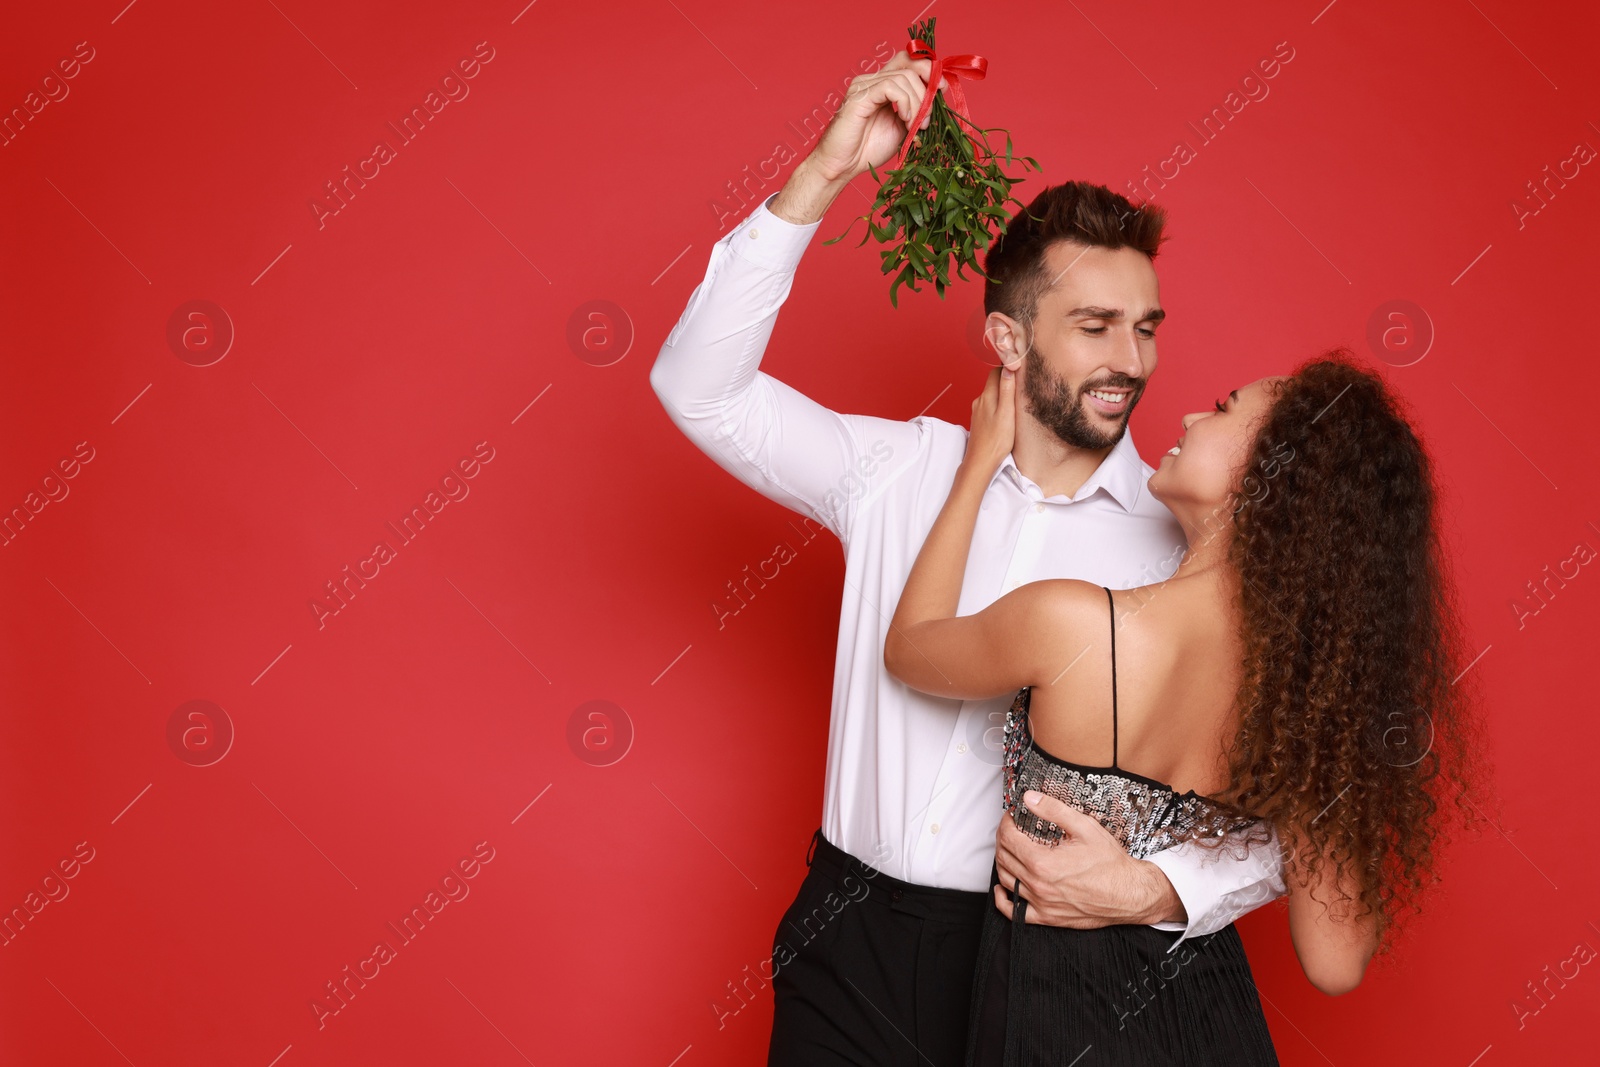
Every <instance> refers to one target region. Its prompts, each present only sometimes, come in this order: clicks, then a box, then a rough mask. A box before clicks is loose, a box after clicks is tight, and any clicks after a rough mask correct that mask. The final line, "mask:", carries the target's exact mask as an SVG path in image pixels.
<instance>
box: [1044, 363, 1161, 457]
mask: <svg viewBox="0 0 1600 1067" xmlns="http://www.w3.org/2000/svg"><path fill="white" fill-rule="evenodd" d="M1023 362H1024V374H1023V376H1022V395H1023V396H1025V397H1026V398H1027V400H1028V404H1029V411H1030V412H1031V413H1032V415H1033V417H1034V418H1036V419H1038V420H1039V422H1040V423H1042V424H1043V425H1044V426H1045V427H1046V428H1047V429H1048V430H1050V432H1051V433H1053V434H1055V435H1056V436H1057V437H1059V438H1060V439H1061V440H1062V441H1064V442H1066V443H1067V444H1069V445H1072V446H1073V447H1075V448H1083V449H1089V450H1098V449H1102V448H1110V447H1111V446H1113V445H1115V444H1116V443H1117V442H1118V441H1120V440H1122V435H1123V434H1125V433H1127V432H1128V416H1130V415H1132V414H1133V408H1134V405H1135V404H1137V403H1138V402H1139V398H1140V397H1141V396H1143V395H1144V380H1143V379H1142V378H1130V377H1128V376H1127V375H1125V374H1113V375H1111V376H1110V377H1109V378H1105V379H1103V380H1101V381H1097V382H1095V383H1094V388H1096V389H1111V388H1116V389H1131V390H1132V392H1131V393H1130V394H1129V396H1128V407H1127V409H1126V410H1125V411H1123V413H1122V415H1121V417H1120V418H1119V419H1118V420H1117V424H1116V426H1115V427H1114V428H1112V429H1110V430H1102V429H1100V428H1099V426H1098V425H1097V423H1098V420H1097V419H1095V418H1094V416H1092V415H1091V414H1090V412H1088V411H1087V410H1085V405H1086V401H1085V399H1084V396H1083V394H1084V393H1086V392H1087V391H1088V390H1087V389H1085V388H1082V387H1080V388H1078V389H1076V390H1074V389H1073V388H1072V387H1071V386H1070V385H1068V384H1067V382H1066V380H1065V379H1064V378H1060V377H1057V376H1056V375H1054V374H1051V373H1050V370H1049V368H1048V367H1046V366H1045V362H1044V357H1043V356H1041V355H1039V350H1038V349H1032V350H1030V351H1029V352H1028V354H1027V355H1026V356H1024V357H1023Z"/></svg>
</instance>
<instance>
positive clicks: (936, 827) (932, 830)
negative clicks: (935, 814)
mask: <svg viewBox="0 0 1600 1067" xmlns="http://www.w3.org/2000/svg"><path fill="white" fill-rule="evenodd" d="M938 832H939V824H938V823H934V824H933V825H932V826H930V827H928V833H930V834H936V833H938Z"/></svg>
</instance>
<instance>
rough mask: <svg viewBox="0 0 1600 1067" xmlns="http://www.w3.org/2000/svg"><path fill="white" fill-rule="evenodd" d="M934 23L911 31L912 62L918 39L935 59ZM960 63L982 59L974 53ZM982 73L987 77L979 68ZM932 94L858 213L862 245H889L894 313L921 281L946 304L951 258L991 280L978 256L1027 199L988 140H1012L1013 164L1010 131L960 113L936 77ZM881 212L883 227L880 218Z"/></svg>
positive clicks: (886, 268) (886, 261) (1029, 161)
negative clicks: (924, 124)
mask: <svg viewBox="0 0 1600 1067" xmlns="http://www.w3.org/2000/svg"><path fill="white" fill-rule="evenodd" d="M936 22H938V19H937V18H930V19H928V20H926V21H925V22H919V23H918V24H917V25H915V26H912V27H911V28H910V29H909V30H907V33H908V34H909V35H910V37H911V41H912V45H913V49H914V50H913V52H912V55H913V57H914V58H919V51H918V50H917V45H918V44H919V42H920V43H921V44H923V45H926V50H922V51H921V55H922V56H927V55H932V54H933V47H934V39H933V38H934V24H935V23H936ZM958 58H960V59H974V60H977V59H978V57H976V56H972V57H958ZM978 62H979V63H982V62H983V61H982V60H978ZM976 76H977V77H982V73H981V68H980V71H979V73H978V74H977V75H976ZM946 77H948V78H949V79H951V84H953V83H954V79H955V78H956V77H957V75H956V74H955V73H954V72H949V73H948V74H946V73H943V72H941V76H940V80H944V78H946ZM928 93H929V94H930V95H931V96H932V97H933V105H932V108H931V110H930V112H929V118H928V128H927V129H925V130H921V131H917V130H915V129H914V128H908V129H907V131H906V136H907V137H908V138H910V139H911V143H910V145H909V146H907V145H904V144H902V146H901V151H900V153H899V154H898V155H899V156H900V157H902V158H901V161H900V165H899V166H897V167H895V168H894V169H893V170H890V171H888V173H887V174H886V175H885V176H884V177H881V178H880V177H879V176H878V171H877V168H876V167H870V168H869V170H871V173H872V178H873V180H874V181H876V182H877V183H878V185H879V188H878V196H877V199H876V200H874V201H873V203H872V206H871V207H870V208H869V209H868V210H867V213H866V214H865V215H862V216H860V218H861V219H862V220H864V221H865V222H866V224H867V234H866V235H863V236H862V238H861V242H860V244H865V243H866V240H867V237H868V236H871V237H874V238H876V239H877V240H878V241H879V242H880V243H882V244H885V245H888V246H890V247H888V248H885V249H884V250H883V251H882V252H881V253H880V254H881V256H882V257H883V273H885V274H894V275H895V279H894V281H893V282H891V283H890V285H889V303H890V304H892V305H893V306H894V307H896V308H899V306H900V304H899V301H898V298H897V297H898V290H899V288H900V286H902V285H905V286H908V287H909V288H910V289H911V290H912V292H921V291H922V290H920V289H918V288H917V284H916V283H917V282H919V281H920V282H932V283H933V287H934V291H935V292H936V293H937V294H938V296H939V299H941V300H943V299H944V291H945V289H946V287H948V286H949V285H950V274H949V269H950V262H951V260H954V261H955V270H956V276H957V277H959V278H961V279H962V280H966V277H967V276H966V275H965V274H963V273H961V272H962V268H963V267H970V268H972V269H973V270H974V271H976V272H977V274H978V276H979V277H982V278H985V279H987V278H988V275H987V274H985V273H984V271H983V268H982V267H981V266H980V265H979V262H978V254H979V253H980V252H982V251H983V250H984V249H985V248H987V247H988V246H989V243H990V241H992V240H993V239H994V238H995V237H997V236H998V235H1000V234H1003V233H1005V232H1006V222H1007V215H1008V214H1009V213H1008V212H1007V210H1006V205H1007V204H1008V203H1015V204H1016V205H1017V206H1018V207H1022V206H1023V204H1022V201H1020V200H1017V199H1016V198H1014V197H1013V196H1012V195H1011V188H1012V186H1014V185H1018V184H1021V182H1022V181H1024V179H1022V178H1013V177H1011V176H1010V175H1009V174H1007V173H1006V170H1005V168H1002V167H1001V166H1000V164H999V162H998V160H999V159H1001V158H1002V156H1001V154H1000V153H997V152H996V151H995V150H994V148H993V147H992V146H991V145H990V143H989V137H988V135H989V134H991V133H1004V134H1005V135H1006V138H1005V153H1004V156H1003V158H1004V159H1005V165H1006V167H1010V166H1011V165H1012V163H1013V155H1012V149H1011V134H1010V133H1009V132H1007V131H1006V130H1004V129H1000V128H998V127H996V128H993V129H988V130H985V129H980V128H979V127H978V126H976V125H975V124H974V123H973V122H972V120H971V119H970V118H968V117H967V116H966V115H964V114H962V113H961V111H960V110H958V109H957V108H953V107H951V106H950V105H949V104H947V103H946V102H945V96H946V94H945V93H942V92H939V91H938V86H937V85H934V84H933V83H932V80H930V82H929V84H928ZM957 99H958V100H959V99H960V97H959V96H958V97H957ZM1015 158H1016V159H1017V160H1021V161H1022V162H1023V164H1024V166H1023V170H1024V172H1026V170H1027V167H1028V165H1032V167H1033V169H1034V170H1039V169H1040V167H1039V163H1038V161H1037V160H1035V159H1034V158H1033V157H1032V156H1017V157H1015ZM880 213H881V215H882V222H881V223H880V222H879V221H877V220H876V219H875V218H874V216H875V215H878V214H880ZM855 222H856V220H854V219H852V220H851V221H850V225H851V226H854V225H855ZM849 232H850V229H849V228H848V227H847V228H846V229H845V232H844V233H841V234H840V235H839V236H837V237H834V238H831V239H829V240H827V241H825V242H824V244H834V243H835V242H838V241H842V240H844V238H845V236H846V235H847V234H849ZM857 247H860V245H857ZM897 272H898V273H897Z"/></svg>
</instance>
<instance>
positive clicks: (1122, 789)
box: [1001, 687, 1211, 859]
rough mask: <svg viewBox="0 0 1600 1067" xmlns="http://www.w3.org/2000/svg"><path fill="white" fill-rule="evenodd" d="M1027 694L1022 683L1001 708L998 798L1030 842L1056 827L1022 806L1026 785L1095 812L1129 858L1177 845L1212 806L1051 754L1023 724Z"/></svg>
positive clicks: (1117, 771) (1056, 833)
mask: <svg viewBox="0 0 1600 1067" xmlns="http://www.w3.org/2000/svg"><path fill="white" fill-rule="evenodd" d="M1031 696H1032V690H1031V689H1029V688H1026V687H1024V688H1023V689H1022V690H1020V691H1019V692H1018V693H1017V696H1016V699H1015V700H1013V701H1012V702H1011V709H1010V710H1009V711H1008V712H1006V726H1005V786H1006V788H1005V793H1004V796H1003V797H1002V801H1001V802H1002V804H1004V806H1005V810H1006V811H1007V812H1009V813H1010V814H1011V817H1012V818H1013V819H1015V820H1016V823H1017V828H1018V829H1019V830H1021V831H1022V832H1023V833H1025V834H1027V835H1028V836H1029V837H1031V838H1033V839H1034V840H1035V841H1039V842H1041V843H1046V842H1051V841H1057V840H1060V838H1061V827H1059V826H1057V825H1056V824H1055V823H1053V822H1048V821H1046V820H1044V819H1041V818H1039V817H1038V816H1036V815H1033V814H1031V813H1030V812H1029V811H1028V810H1027V809H1026V808H1024V807H1023V806H1022V794H1023V793H1025V792H1027V791H1028V790H1029V789H1037V790H1039V792H1041V793H1044V794H1045V795H1046V796H1052V797H1055V798H1057V799H1058V800H1062V801H1065V802H1066V803H1067V804H1070V805H1072V806H1073V807H1074V808H1077V809H1078V810H1079V811H1081V812H1083V813H1085V814H1086V815H1092V816H1094V817H1095V819H1097V820H1098V821H1099V823H1100V825H1101V826H1104V827H1105V828H1106V830H1108V831H1109V832H1110V833H1111V835H1112V836H1113V837H1115V838H1116V839H1117V840H1118V841H1120V842H1121V843H1122V846H1123V847H1124V848H1126V849H1127V850H1128V855H1130V856H1132V857H1133V858H1134V859H1144V858H1145V857H1146V856H1149V855H1152V854H1153V853H1156V852H1160V851H1161V850H1162V849H1164V848H1170V847H1171V846H1173V845H1175V844H1177V843H1178V842H1179V841H1180V840H1182V839H1183V837H1184V835H1185V834H1187V833H1188V831H1189V830H1190V828H1191V827H1193V825H1194V824H1195V823H1196V822H1197V821H1199V819H1200V818H1201V817H1202V816H1203V815H1204V813H1205V812H1206V811H1207V809H1208V808H1210V807H1211V802H1210V801H1208V800H1207V799H1206V798H1205V797H1202V796H1199V795H1198V794H1196V793H1195V792H1194V790H1192V789H1191V790H1189V791H1187V792H1184V793H1179V792H1178V791H1176V790H1175V789H1173V788H1172V787H1171V786H1170V785H1167V784H1165V783H1163V782H1158V781H1156V780H1155V779H1153V778H1145V777H1143V776H1142V775H1138V774H1132V773H1130V772H1128V771H1125V770H1122V769H1121V768H1118V767H1085V766H1082V765H1081V764H1076V763H1068V762H1067V761H1066V760H1063V759H1057V758H1056V757H1055V756H1052V755H1050V753H1048V752H1046V751H1044V749H1042V748H1040V747H1038V746H1037V745H1035V744H1034V743H1033V732H1032V730H1030V729H1029V727H1028V704H1029V701H1030V698H1031Z"/></svg>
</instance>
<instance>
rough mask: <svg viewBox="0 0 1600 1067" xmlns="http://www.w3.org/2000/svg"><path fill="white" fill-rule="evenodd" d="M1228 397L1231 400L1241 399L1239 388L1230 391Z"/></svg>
mask: <svg viewBox="0 0 1600 1067" xmlns="http://www.w3.org/2000/svg"><path fill="white" fill-rule="evenodd" d="M1228 399H1229V400H1238V399H1239V390H1237V389H1235V390H1234V391H1233V392H1231V393H1229V394H1228Z"/></svg>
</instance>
